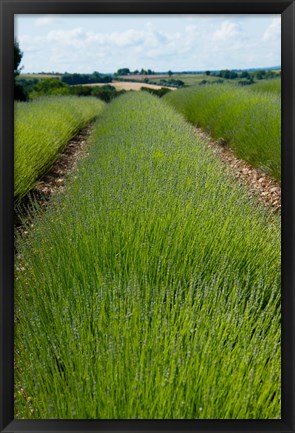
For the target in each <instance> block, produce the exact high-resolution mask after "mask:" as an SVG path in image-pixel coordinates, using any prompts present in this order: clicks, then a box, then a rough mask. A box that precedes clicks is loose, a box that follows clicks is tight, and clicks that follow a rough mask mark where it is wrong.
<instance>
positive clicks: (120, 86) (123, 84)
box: [82, 81, 175, 91]
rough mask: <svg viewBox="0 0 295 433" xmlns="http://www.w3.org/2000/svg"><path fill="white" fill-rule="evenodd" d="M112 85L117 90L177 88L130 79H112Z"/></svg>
mask: <svg viewBox="0 0 295 433" xmlns="http://www.w3.org/2000/svg"><path fill="white" fill-rule="evenodd" d="M110 84H111V85H112V86H114V87H115V88H116V89H117V90H135V91H139V90H140V89H141V88H142V87H143V86H144V87H148V88H149V89H162V87H167V88H168V89H170V90H175V87H168V86H158V85H156V84H147V83H143V82H139V83H134V82H131V81H130V82H128V81H112V82H111V83H110ZM82 85H83V86H91V87H93V86H94V87H96V86H99V87H102V86H105V85H106V83H93V84H82Z"/></svg>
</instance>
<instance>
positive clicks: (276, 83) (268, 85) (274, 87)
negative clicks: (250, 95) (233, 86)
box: [251, 78, 281, 96]
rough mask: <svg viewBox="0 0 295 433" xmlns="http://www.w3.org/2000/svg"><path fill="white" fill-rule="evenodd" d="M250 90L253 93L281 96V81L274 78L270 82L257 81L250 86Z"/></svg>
mask: <svg viewBox="0 0 295 433" xmlns="http://www.w3.org/2000/svg"><path fill="white" fill-rule="evenodd" d="M251 90H253V91H254V92H265V93H271V94H272V93H273V94H276V95H278V96H281V79H280V78H276V79H272V80H263V81H259V82H257V83H255V84H254V85H253V86H251Z"/></svg>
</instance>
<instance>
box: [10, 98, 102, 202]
mask: <svg viewBox="0 0 295 433" xmlns="http://www.w3.org/2000/svg"><path fill="white" fill-rule="evenodd" d="M103 107H104V103H103V102H101V101H99V100H97V99H95V98H77V97H66V98H65V97H47V98H46V97H44V98H40V99H38V100H37V101H33V102H17V103H15V132H14V137H15V163H14V174H15V182H14V196H15V202H16V203H17V202H19V201H21V199H22V198H23V197H24V196H25V195H26V194H27V193H28V192H29V191H30V190H31V189H32V187H33V186H34V185H35V183H36V181H37V180H38V179H39V178H40V176H41V175H42V174H44V173H45V172H46V171H47V170H48V168H49V167H50V166H51V165H52V163H53V162H54V160H55V159H56V158H57V156H58V154H59V152H60V151H61V150H62V149H63V148H64V146H65V145H66V144H67V143H68V141H69V140H70V139H71V138H72V137H73V136H74V135H75V134H76V133H77V132H78V131H79V130H80V129H82V128H83V127H84V126H86V124H88V123H89V122H90V121H91V120H93V119H94V118H95V117H97V116H98V115H99V114H100V112H101V111H102V109H103Z"/></svg>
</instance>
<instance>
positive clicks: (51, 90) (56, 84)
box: [31, 78, 70, 98]
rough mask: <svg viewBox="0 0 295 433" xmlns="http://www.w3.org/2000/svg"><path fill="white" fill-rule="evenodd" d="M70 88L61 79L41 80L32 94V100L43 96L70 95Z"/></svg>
mask: <svg viewBox="0 0 295 433" xmlns="http://www.w3.org/2000/svg"><path fill="white" fill-rule="evenodd" d="M69 94H70V88H69V86H68V85H67V84H65V83H63V82H62V81H61V80H60V79H59V78H44V79H42V80H40V81H39V82H38V83H37V84H36V85H35V86H34V87H33V88H32V92H31V96H32V98H34V97H37V96H43V95H69Z"/></svg>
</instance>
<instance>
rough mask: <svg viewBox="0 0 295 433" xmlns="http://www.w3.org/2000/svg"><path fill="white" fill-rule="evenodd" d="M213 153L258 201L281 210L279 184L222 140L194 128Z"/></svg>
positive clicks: (274, 210)
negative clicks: (244, 159)
mask: <svg viewBox="0 0 295 433" xmlns="http://www.w3.org/2000/svg"><path fill="white" fill-rule="evenodd" d="M195 130H196V133H197V134H198V135H199V136H201V137H202V138H203V139H204V140H205V141H206V142H207V143H208V145H209V147H210V148H211V149H212V150H213V152H214V153H215V154H217V155H218V156H219V158H220V159H221V160H222V161H223V162H224V164H225V165H226V166H227V167H228V169H229V170H230V171H231V172H232V173H233V174H234V176H235V177H236V179H237V180H238V181H239V182H241V183H243V184H245V185H247V187H248V190H249V192H250V194H251V195H252V196H254V197H255V198H256V199H257V200H258V201H259V202H261V203H263V204H264V206H265V207H267V208H269V209H270V210H271V211H273V212H280V210H281V185H280V183H279V182H277V181H276V180H274V179H273V178H272V177H270V176H269V175H267V174H266V173H264V172H263V171H262V170H260V169H257V168H253V167H252V166H251V165H250V164H248V163H247V162H245V161H243V160H241V159H238V158H237V157H236V156H235V155H234V152H233V150H231V149H230V148H229V147H227V146H226V145H225V143H224V142H223V140H213V139H212V137H210V135H208V134H207V133H206V132H204V131H203V130H202V129H201V128H195Z"/></svg>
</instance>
